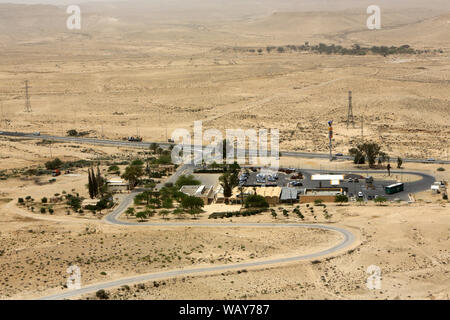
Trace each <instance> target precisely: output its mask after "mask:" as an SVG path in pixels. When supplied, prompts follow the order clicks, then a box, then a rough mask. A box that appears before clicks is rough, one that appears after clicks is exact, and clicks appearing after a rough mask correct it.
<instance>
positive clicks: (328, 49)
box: [248, 42, 442, 56]
mask: <svg viewBox="0 0 450 320" xmlns="http://www.w3.org/2000/svg"><path fill="white" fill-rule="evenodd" d="M248 51H249V52H252V53H253V52H256V51H257V52H258V53H262V52H263V49H262V48H259V49H256V50H255V49H254V48H251V49H248ZM266 51H267V53H271V52H272V51H276V52H277V53H284V52H304V51H309V52H316V53H319V54H322V53H324V54H341V55H366V54H369V53H371V54H377V55H383V56H387V55H391V54H422V53H428V52H430V51H429V50H416V49H413V48H411V46H409V45H407V44H405V45H402V46H399V47H397V46H389V47H388V46H372V47H362V46H360V45H359V44H354V45H352V46H351V47H350V48H345V47H343V46H341V45H335V44H330V45H328V44H325V43H319V44H318V45H310V44H309V42H305V44H302V45H285V46H278V47H276V46H267V47H266ZM435 52H442V50H435Z"/></svg>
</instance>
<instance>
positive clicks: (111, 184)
mask: <svg viewBox="0 0 450 320" xmlns="http://www.w3.org/2000/svg"><path fill="white" fill-rule="evenodd" d="M106 184H107V185H108V189H109V190H110V191H111V192H114V193H120V192H126V191H128V190H129V186H130V185H129V183H128V182H126V181H124V180H121V179H118V178H113V179H110V180H107V181H106Z"/></svg>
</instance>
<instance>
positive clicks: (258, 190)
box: [230, 187, 281, 206]
mask: <svg viewBox="0 0 450 320" xmlns="http://www.w3.org/2000/svg"><path fill="white" fill-rule="evenodd" d="M242 194H243V195H242ZM242 194H241V191H240V190H239V187H235V188H234V189H233V192H232V195H231V197H230V201H231V202H233V203H240V202H241V201H242V199H244V200H245V198H247V197H248V196H249V195H253V194H256V195H259V196H262V197H264V199H266V201H267V203H268V204H269V205H272V206H274V205H277V204H278V203H280V195H281V187H243V188H242Z"/></svg>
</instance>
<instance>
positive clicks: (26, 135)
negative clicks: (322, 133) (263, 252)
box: [0, 131, 450, 164]
mask: <svg viewBox="0 0 450 320" xmlns="http://www.w3.org/2000/svg"><path fill="white" fill-rule="evenodd" d="M0 135H2V136H9V137H20V138H26V139H40V140H51V141H65V142H74V143H86V144H98V145H113V146H118V147H133V148H149V147H150V145H151V144H152V143H153V142H128V141H120V140H105V139H94V138H80V137H60V136H52V135H39V136H36V135H33V134H30V133H24V132H7V131H0ZM155 143H157V144H159V145H160V146H163V147H169V146H170V145H173V144H170V143H161V142H155ZM199 148H200V146H199V147H195V148H194V149H199ZM281 154H282V156H289V157H298V158H320V159H328V158H329V154H327V153H308V152H293V151H281ZM337 158H338V159H345V160H352V159H353V158H352V157H351V156H349V155H344V156H341V157H337ZM403 162H416V163H439V164H450V161H449V160H438V159H436V160H435V161H428V160H427V159H413V158H407V159H403Z"/></svg>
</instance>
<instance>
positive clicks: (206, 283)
mask: <svg viewBox="0 0 450 320" xmlns="http://www.w3.org/2000/svg"><path fill="white" fill-rule="evenodd" d="M333 211H336V212H337V213H338V214H339V215H340V217H341V218H340V219H342V220H341V223H340V225H344V226H345V227H347V228H352V229H356V230H359V231H360V232H361V237H362V243H361V245H359V246H358V247H357V248H356V249H355V250H349V251H348V252H346V253H344V254H341V255H338V256H337V257H332V258H326V259H320V260H319V262H316V261H315V262H314V263H312V262H311V261H308V262H302V263H294V264H290V265H277V266H273V267H268V268H263V269H258V270H252V269H250V270H247V271H248V272H242V270H237V271H230V272H225V273H220V274H212V275H203V276H198V277H183V278H175V279H168V280H167V279H165V280H161V281H155V282H149V283H143V284H139V285H135V286H131V288H130V289H128V288H119V289H116V290H109V291H108V292H109V293H110V294H111V298H112V299H191V298H195V299H197V298H198V299H449V295H450V291H449V284H450V282H449V281H450V280H449V279H450V277H449V274H450V267H449V263H450V251H449V245H450V237H449V234H448V230H449V229H448V228H449V223H450V219H449V214H450V210H449V209H448V207H440V206H437V205H434V206H423V205H414V206H409V207H405V206H401V207H397V206H391V205H389V206H386V207H374V206H364V207H357V206H344V207H335V208H333ZM370 265H376V266H379V267H380V268H381V272H382V282H381V289H379V290H369V289H368V288H367V287H366V280H367V278H368V277H369V276H370V274H368V273H367V268H368V267H369V266H370ZM84 298H91V299H92V298H93V299H95V296H94V295H86V296H85V297H84Z"/></svg>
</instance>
